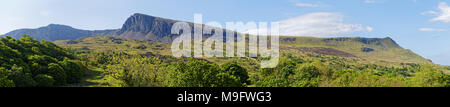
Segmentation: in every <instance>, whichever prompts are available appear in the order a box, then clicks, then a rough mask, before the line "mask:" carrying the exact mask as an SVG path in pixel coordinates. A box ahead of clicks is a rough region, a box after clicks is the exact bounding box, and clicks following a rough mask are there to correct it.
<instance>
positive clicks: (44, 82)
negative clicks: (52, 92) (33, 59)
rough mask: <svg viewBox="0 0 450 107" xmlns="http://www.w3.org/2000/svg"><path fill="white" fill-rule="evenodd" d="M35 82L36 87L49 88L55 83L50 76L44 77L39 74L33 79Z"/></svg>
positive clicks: (44, 75)
mask: <svg viewBox="0 0 450 107" xmlns="http://www.w3.org/2000/svg"><path fill="white" fill-rule="evenodd" d="M34 79H35V80H36V82H37V83H38V85H37V86H39V87H51V86H53V84H54V83H55V80H54V79H53V77H52V76H50V75H46V74H39V75H36V76H35V77H34Z"/></svg>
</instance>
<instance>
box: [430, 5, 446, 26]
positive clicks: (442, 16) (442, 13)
mask: <svg viewBox="0 0 450 107" xmlns="http://www.w3.org/2000/svg"><path fill="white" fill-rule="evenodd" d="M438 8H439V12H435V11H429V12H428V13H430V14H434V15H437V17H435V18H432V19H431V21H440V22H445V23H450V7H449V6H448V5H447V3H445V2H441V3H439V6H438Z"/></svg>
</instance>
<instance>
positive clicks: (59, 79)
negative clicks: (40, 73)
mask: <svg viewBox="0 0 450 107" xmlns="http://www.w3.org/2000/svg"><path fill="white" fill-rule="evenodd" d="M47 74H48V75H50V76H52V77H54V79H55V81H56V82H55V85H64V84H66V83H67V74H66V72H65V71H64V69H63V68H62V67H61V66H60V65H59V64H57V63H50V64H48V72H47Z"/></svg>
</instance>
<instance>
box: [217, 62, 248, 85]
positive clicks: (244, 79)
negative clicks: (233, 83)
mask: <svg viewBox="0 0 450 107" xmlns="http://www.w3.org/2000/svg"><path fill="white" fill-rule="evenodd" d="M220 68H221V71H222V72H223V73H224V74H220V75H224V76H222V77H226V76H225V75H226V74H228V75H230V76H235V77H236V79H237V80H238V81H239V83H246V84H249V83H250V81H249V80H248V79H249V76H248V72H247V69H245V68H243V67H241V66H239V65H238V64H237V63H235V62H229V63H225V64H222V65H221V66H220Z"/></svg>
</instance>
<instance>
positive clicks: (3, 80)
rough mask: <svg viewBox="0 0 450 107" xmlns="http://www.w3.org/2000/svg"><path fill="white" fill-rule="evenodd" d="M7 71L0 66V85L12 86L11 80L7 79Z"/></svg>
mask: <svg viewBox="0 0 450 107" xmlns="http://www.w3.org/2000/svg"><path fill="white" fill-rule="evenodd" d="M9 75H10V74H9V71H8V70H7V69H5V68H3V67H1V68H0V87H14V86H15V84H14V82H13V81H12V80H10V79H8V76H9Z"/></svg>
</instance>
